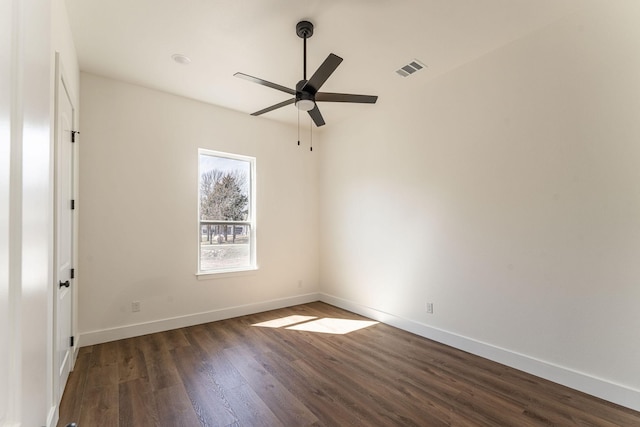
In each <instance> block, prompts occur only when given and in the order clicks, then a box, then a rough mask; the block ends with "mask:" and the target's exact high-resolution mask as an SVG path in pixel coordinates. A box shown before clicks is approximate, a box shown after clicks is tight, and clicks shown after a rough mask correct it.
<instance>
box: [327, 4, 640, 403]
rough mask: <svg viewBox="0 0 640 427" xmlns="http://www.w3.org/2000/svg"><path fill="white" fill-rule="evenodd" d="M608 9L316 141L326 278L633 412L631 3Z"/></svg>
mask: <svg viewBox="0 0 640 427" xmlns="http://www.w3.org/2000/svg"><path fill="white" fill-rule="evenodd" d="M603 4H604V6H603V7H600V8H594V9H592V10H586V11H582V12H580V13H577V14H575V15H572V16H570V17H568V18H566V19H564V20H562V21H561V22H558V23H555V24H553V25H551V26H549V27H547V28H545V29H543V30H541V31H539V32H537V33H535V34H533V35H530V36H528V37H525V38H523V39H520V40H518V41H516V42H514V43H512V44H510V45H508V46H506V47H503V48H501V49H499V50H496V51H494V52H492V53H490V54H489V55H487V56H485V57H482V58H480V59H479V60H476V61H474V62H473V63H470V64H467V65H465V66H463V67H461V68H459V69H457V70H455V71H453V72H451V73H449V74H448V75H445V76H443V77H440V78H437V79H436V80H434V81H432V82H431V83H429V84H422V83H421V82H420V77H419V75H416V76H415V77H411V78H412V79H413V78H415V80H414V82H413V83H412V84H410V83H409V81H407V80H404V81H402V82H400V81H399V87H398V92H399V93H398V95H397V96H396V97H395V98H392V97H387V98H381V99H380V100H379V104H378V105H376V108H375V109H371V110H367V112H366V114H362V115H361V116H359V119H354V120H351V121H349V122H344V123H341V124H340V125H337V126H332V127H331V128H328V129H327V130H326V133H325V134H324V135H323V142H322V143H323V149H322V150H318V152H319V153H321V155H322V158H321V163H320V164H321V169H320V176H321V184H320V209H321V214H320V218H321V224H320V226H321V230H322V232H321V234H320V236H321V283H322V292H323V293H324V294H325V296H324V297H323V298H324V299H326V300H328V301H332V302H334V303H338V304H342V305H343V306H346V307H349V308H352V309H354V310H359V311H361V312H368V313H369V314H370V315H371V314H373V315H378V316H380V317H385V316H386V317H388V318H390V319H395V321H396V322H397V323H398V324H402V325H405V326H407V325H408V328H410V329H411V328H413V329H414V330H416V331H427V332H426V334H427V335H428V334H432V335H433V336H437V337H440V339H442V340H444V341H447V342H450V343H454V344H455V343H459V344H460V346H466V348H467V349H471V350H474V349H475V350H476V352H478V353H482V354H484V355H488V356H491V355H492V354H493V355H494V356H495V358H496V359H501V360H502V361H503V362H507V363H509V362H511V364H513V365H516V366H517V367H520V368H524V369H528V370H529V371H533V372H535V373H537V374H539V375H543V376H544V375H546V376H547V377H549V378H551V379H554V380H557V381H560V382H564V383H568V384H569V385H571V386H573V387H576V388H582V389H583V390H585V391H588V392H590V393H593V394H596V395H600V396H601V397H605V398H609V399H611V400H614V401H617V402H618V403H622V404H626V405H627V406H631V407H634V408H635V409H640V398H639V397H640V394H639V393H640V363H638V360H640V340H638V334H639V333H640V310H638V307H637V305H638V301H640V286H638V283H640V263H638V261H637V259H638V254H639V253H640V226H639V224H640V222H639V218H640V191H639V188H640V186H639V183H640V167H638V161H639V160H640V144H638V141H640V119H639V117H640V77H639V76H640V55H639V52H640V27H639V26H638V25H637V24H638V22H640V3H638V2H634V1H625V0H616V1H615V2H611V1H608V2H603ZM423 59H424V60H425V61H426V62H427V63H428V58H423ZM426 72H427V73H428V72H429V71H428V70H426ZM400 84H402V85H403V86H404V85H407V86H408V87H409V89H401V88H400ZM427 301H431V302H433V303H434V308H435V313H434V314H433V315H428V314H427V313H426V303H427ZM505 350H506V351H505ZM528 364H530V365H531V366H527V365H528Z"/></svg>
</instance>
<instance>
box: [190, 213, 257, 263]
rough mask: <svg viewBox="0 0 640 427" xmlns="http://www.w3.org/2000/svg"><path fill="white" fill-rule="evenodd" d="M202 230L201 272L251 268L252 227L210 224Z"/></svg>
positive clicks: (202, 227)
mask: <svg viewBox="0 0 640 427" xmlns="http://www.w3.org/2000/svg"><path fill="white" fill-rule="evenodd" d="M201 229H202V233H201V237H200V270H202V271H206V270H216V269H233V268H238V267H250V266H251V247H250V244H251V226H249V225H235V226H232V225H227V224H223V225H215V224H210V225H203V226H201ZM225 231H226V233H225ZM234 232H235V233H234Z"/></svg>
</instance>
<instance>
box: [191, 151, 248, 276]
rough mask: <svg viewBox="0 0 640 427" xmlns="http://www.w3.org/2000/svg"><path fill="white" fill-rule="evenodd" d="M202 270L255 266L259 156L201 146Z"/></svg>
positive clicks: (210, 271)
mask: <svg viewBox="0 0 640 427" xmlns="http://www.w3.org/2000/svg"><path fill="white" fill-rule="evenodd" d="M198 176H199V186H198V195H199V197H198V200H199V203H198V219H199V221H198V274H209V273H225V272H231V271H243V270H254V269H255V268H256V250H255V246H256V245H255V229H256V227H255V190H254V187H255V158H253V157H246V156H239V155H235V154H228V153H220V152H217V151H211V150H205V149H200V150H198Z"/></svg>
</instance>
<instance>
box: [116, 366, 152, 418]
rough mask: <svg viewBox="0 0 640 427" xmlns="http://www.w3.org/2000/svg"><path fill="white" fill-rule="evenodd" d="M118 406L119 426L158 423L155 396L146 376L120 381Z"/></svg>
mask: <svg viewBox="0 0 640 427" xmlns="http://www.w3.org/2000/svg"><path fill="white" fill-rule="evenodd" d="M118 408H119V410H118V420H119V423H118V425H119V426H121V427H155V426H158V425H160V422H159V416H158V409H157V407H156V400H155V396H154V395H153V391H152V390H151V386H150V385H149V381H148V380H147V378H136V379H133V380H130V381H126V382H121V383H120V385H119V388H118Z"/></svg>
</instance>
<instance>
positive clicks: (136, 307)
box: [131, 301, 140, 313]
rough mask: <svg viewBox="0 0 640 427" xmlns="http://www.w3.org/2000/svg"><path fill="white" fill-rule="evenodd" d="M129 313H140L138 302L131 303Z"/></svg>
mask: <svg viewBox="0 0 640 427" xmlns="http://www.w3.org/2000/svg"><path fill="white" fill-rule="evenodd" d="M131 311H132V312H133V313H137V312H139V311H140V301H134V302H132V303H131Z"/></svg>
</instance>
